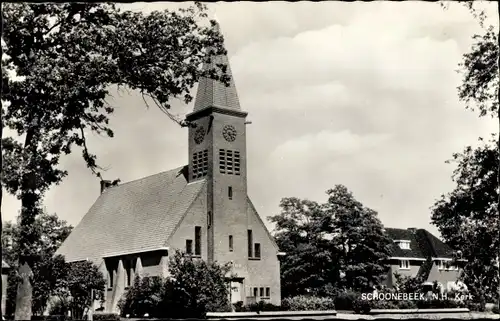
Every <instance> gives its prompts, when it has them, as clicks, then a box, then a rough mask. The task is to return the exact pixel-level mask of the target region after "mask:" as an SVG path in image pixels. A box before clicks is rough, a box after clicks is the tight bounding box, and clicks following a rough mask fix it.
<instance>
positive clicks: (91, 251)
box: [56, 166, 205, 262]
mask: <svg viewBox="0 0 500 321" xmlns="http://www.w3.org/2000/svg"><path fill="white" fill-rule="evenodd" d="M204 185H205V180H201V181H197V182H192V183H189V184H188V181H187V166H183V167H179V168H176V169H173V170H170V171H166V172H162V173H159V174H155V175H152V176H148V177H144V178H141V179H138V180H135V181H131V182H128V183H124V184H120V185H117V186H114V187H110V188H108V189H107V190H105V191H104V192H103V193H102V194H101V195H100V196H99V198H98V199H97V200H96V202H95V203H94V205H93V206H92V207H91V208H90V210H89V211H88V213H87V214H86V215H85V216H84V217H83V219H82V220H81V222H80V223H79V224H78V225H77V226H76V227H75V228H74V230H73V231H72V233H71V234H70V235H69V236H68V238H67V239H66V240H65V241H64V243H63V244H62V245H61V247H60V248H59V249H58V250H57V253H56V254H61V255H64V256H65V258H66V260H67V261H68V262H72V261H79V260H86V259H89V260H92V261H100V259H101V258H102V257H105V256H115V255H124V254H130V253H138V252H146V251H154V250H158V249H161V248H164V247H166V246H167V240H168V238H169V237H170V235H171V234H172V233H173V232H174V230H175V228H176V226H177V224H178V223H179V221H180V220H181V219H182V217H183V215H184V213H185V212H186V211H187V210H188V209H189V207H190V205H191V204H192V203H193V201H194V200H195V199H196V197H197V196H198V195H199V193H200V192H201V191H202V188H203V186H204Z"/></svg>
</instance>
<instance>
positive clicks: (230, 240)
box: [229, 235, 233, 252]
mask: <svg viewBox="0 0 500 321" xmlns="http://www.w3.org/2000/svg"><path fill="white" fill-rule="evenodd" d="M232 251H233V236H232V235H229V252H232Z"/></svg>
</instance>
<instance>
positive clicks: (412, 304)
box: [397, 301, 417, 309]
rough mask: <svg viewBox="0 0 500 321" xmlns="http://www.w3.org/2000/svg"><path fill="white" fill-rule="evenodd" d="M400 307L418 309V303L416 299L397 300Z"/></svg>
mask: <svg viewBox="0 0 500 321" xmlns="http://www.w3.org/2000/svg"><path fill="white" fill-rule="evenodd" d="M397 308H398V309H416V308H417V304H416V303H415V302H414V301H397Z"/></svg>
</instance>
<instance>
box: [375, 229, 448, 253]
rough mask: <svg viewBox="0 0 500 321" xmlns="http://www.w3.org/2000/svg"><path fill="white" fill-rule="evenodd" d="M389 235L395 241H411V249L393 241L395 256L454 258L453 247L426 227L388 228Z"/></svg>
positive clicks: (392, 246)
mask: <svg viewBox="0 0 500 321" xmlns="http://www.w3.org/2000/svg"><path fill="white" fill-rule="evenodd" d="M385 231H386V233H387V236H389V238H390V239H392V240H393V241H395V240H407V241H410V249H409V250H403V249H401V248H400V247H399V246H398V245H397V244H396V243H392V244H391V245H390V247H391V254H392V256H393V257H411V258H422V259H426V258H429V257H439V258H452V257H453V251H452V249H451V248H450V247H449V246H448V245H447V244H445V243H444V242H443V241H441V240H440V239H438V238H437V237H436V236H434V235H432V234H431V233H430V232H429V231H427V230H425V229H412V228H410V229H400V228H386V229H385Z"/></svg>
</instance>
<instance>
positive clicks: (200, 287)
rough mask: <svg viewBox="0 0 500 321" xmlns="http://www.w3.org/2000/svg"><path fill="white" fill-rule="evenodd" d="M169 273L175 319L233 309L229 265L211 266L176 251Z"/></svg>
mask: <svg viewBox="0 0 500 321" xmlns="http://www.w3.org/2000/svg"><path fill="white" fill-rule="evenodd" d="M169 271H170V275H171V277H170V278H169V283H168V285H167V288H166V291H167V293H166V294H167V295H166V301H167V302H168V305H169V306H171V307H175V309H172V311H174V312H175V314H177V315H175V316H174V317H183V318H186V317H188V318H202V317H205V314H206V313H207V312H216V311H226V310H227V309H228V308H229V299H228V298H229V288H228V284H227V279H226V277H227V276H228V273H229V271H230V266H229V264H225V265H219V264H217V263H207V262H205V261H203V260H199V259H193V258H192V257H191V256H186V255H184V254H183V253H182V252H180V251H176V252H175V254H174V255H173V256H172V258H171V259H170V263H169Z"/></svg>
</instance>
